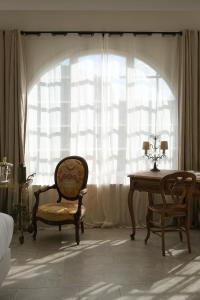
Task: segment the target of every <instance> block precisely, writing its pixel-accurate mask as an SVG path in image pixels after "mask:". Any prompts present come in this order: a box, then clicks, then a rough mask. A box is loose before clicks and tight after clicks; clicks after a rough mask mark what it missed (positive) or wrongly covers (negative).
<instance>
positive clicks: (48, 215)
mask: <svg viewBox="0 0 200 300" xmlns="http://www.w3.org/2000/svg"><path fill="white" fill-rule="evenodd" d="M87 179H88V165H87V162H86V160H85V159H84V158H82V157H80V156H68V157H66V158H64V159H62V160H61V161H60V162H59V163H58V165H57V166H56V169H55V174H54V180H55V184H54V185H52V186H47V187H44V188H41V189H39V190H38V191H36V192H35V193H34V195H35V199H36V201H35V205H34V207H33V216H32V225H33V239H34V240H35V239H36V235H37V221H42V222H44V223H46V224H49V225H56V226H59V230H61V226H62V225H65V224H74V225H75V236H76V243H77V244H79V243H80V237H79V227H80V226H81V231H82V233H83V232H84V223H83V219H84V215H85V207H84V206H83V204H82V198H83V196H84V195H85V194H86V192H87V189H86V187H87ZM50 189H56V190H57V192H58V200H57V202H56V201H55V202H49V203H45V204H41V205H39V202H40V194H41V193H44V192H46V191H48V190H50Z"/></svg>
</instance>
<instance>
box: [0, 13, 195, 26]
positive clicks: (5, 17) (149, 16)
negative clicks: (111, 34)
mask: <svg viewBox="0 0 200 300" xmlns="http://www.w3.org/2000/svg"><path fill="white" fill-rule="evenodd" d="M0 29H19V30H27V31H34V30H38V31H39V30H52V31H56V30H66V31H67V30H68V31H78V30H79V31H180V30H183V29H200V13H199V11H171V12H170V11H165V12H164V11H160V12H159V11H113V12H111V11H107V12H103V11H0Z"/></svg>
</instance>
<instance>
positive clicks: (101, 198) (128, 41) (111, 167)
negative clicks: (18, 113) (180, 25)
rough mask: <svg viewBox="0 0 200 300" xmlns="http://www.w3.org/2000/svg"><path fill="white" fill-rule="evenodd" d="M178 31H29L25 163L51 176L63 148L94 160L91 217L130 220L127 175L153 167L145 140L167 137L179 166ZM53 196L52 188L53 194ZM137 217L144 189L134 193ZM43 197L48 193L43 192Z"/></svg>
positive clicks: (170, 156)
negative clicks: (61, 33) (145, 150)
mask: <svg viewBox="0 0 200 300" xmlns="http://www.w3.org/2000/svg"><path fill="white" fill-rule="evenodd" d="M178 39H179V37H177V36H168V37H166V36H161V35H157V36H156V35H155V36H154V35H152V36H133V35H132V34H124V35H123V36H112V35H111V36H110V35H105V36H104V37H103V36H102V35H100V34H94V35H93V36H88V35H85V36H84V35H83V36H79V35H67V36H63V37H61V36H51V35H45V34H44V35H41V36H37V37H36V36H25V37H23V41H24V45H25V54H26V65H27V78H28V86H29V95H28V116H27V119H28V122H27V144H26V163H27V167H28V170H29V172H30V173H33V172H36V174H37V177H36V179H35V183H36V184H39V185H43V184H51V183H52V181H53V180H54V170H55V167H56V164H57V163H58V162H59V160H60V159H62V158H63V157H64V156H68V155H80V156H83V157H84V158H85V159H86V160H87V162H88V165H89V192H88V195H87V199H86V208H87V220H86V221H87V222H88V223H90V224H93V225H94V226H96V225H97V226H100V225H102V226H112V225H128V224H130V217H129V213H128V205H127V195H128V188H129V186H128V184H129V182H128V178H127V175H128V174H130V173H133V172H135V171H137V170H142V169H143V170H145V169H150V168H151V167H152V162H150V161H148V160H146V159H145V158H144V153H143V151H142V143H143V141H144V140H148V139H149V136H150V135H152V134H153V135H154V134H156V135H160V136H161V138H162V139H165V140H167V141H168V143H169V150H168V153H167V159H164V160H162V161H160V167H161V168H174V169H176V168H177V163H178V162H177V157H178V143H177V135H178V123H177V122H178V120H177V114H178V113H177V109H178V101H177V95H178V80H177V79H178ZM50 197H51V198H52V196H50ZM134 197H135V199H134V208H135V212H136V219H137V225H143V224H145V214H146V195H144V194H139V193H135V195H134ZM43 200H44V201H45V199H43Z"/></svg>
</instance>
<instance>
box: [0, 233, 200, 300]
mask: <svg viewBox="0 0 200 300" xmlns="http://www.w3.org/2000/svg"><path fill="white" fill-rule="evenodd" d="M145 233H146V232H145V230H138V231H137V236H136V240H135V241H131V240H130V239H129V234H130V229H120V228H119V229H86V230H85V234H84V235H82V236H81V239H82V240H81V244H80V245H79V246H76V245H75V243H74V231H73V230H71V229H63V230H62V231H61V232H59V231H58V230H57V228H53V227H49V229H45V230H40V231H39V233H38V239H37V241H36V242H34V241H32V239H31V237H30V235H28V234H26V237H25V243H24V245H22V246H21V245H20V244H19V243H18V235H15V237H14V240H13V242H12V268H11V270H10V272H9V274H8V276H7V278H6V280H5V281H4V283H3V286H2V288H1V289H0V300H36V299H37V300H40V299H41V300H47V299H48V300H72V299H82V300H84V299H85V300H87V299H88V300H92V299H105V300H106V299H111V300H112V299H117V300H129V299H137V300H186V299H191V300H194V299H195V300H199V299H200V231H197V230H196V231H192V232H191V240H192V254H188V253H187V250H186V244H185V243H180V242H179V237H178V234H176V233H173V234H168V235H167V249H168V253H167V256H166V257H162V255H161V249H160V238H159V237H157V236H155V235H152V236H151V238H150V241H149V244H148V245H147V246H145V245H144V237H145Z"/></svg>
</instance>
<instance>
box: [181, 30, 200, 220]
mask: <svg viewBox="0 0 200 300" xmlns="http://www.w3.org/2000/svg"><path fill="white" fill-rule="evenodd" d="M199 74H200V33H199V32H198V31H194V30H192V31H189V30H186V31H184V32H183V35H182V39H181V43H180V72H179V76H180V78H179V131H180V134H179V138H180V140H179V145H180V148H179V149H180V151H179V168H180V169H182V170H194V171H199V170H200V135H199V133H200V75H199ZM199 211H200V200H199V199H195V201H194V202H193V223H194V225H195V226H199V225H200V218H199Z"/></svg>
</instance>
